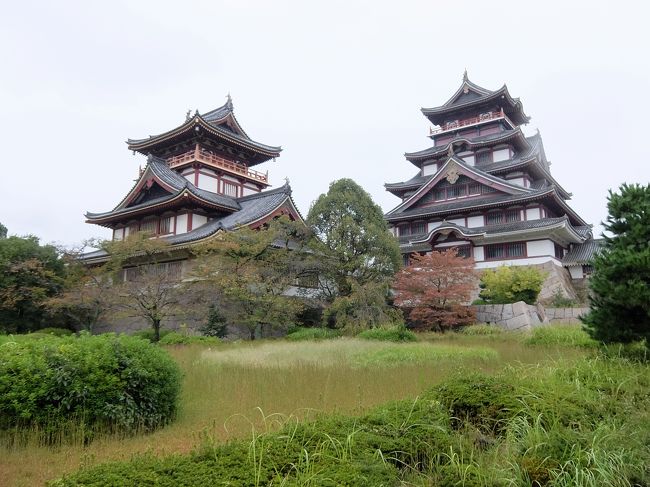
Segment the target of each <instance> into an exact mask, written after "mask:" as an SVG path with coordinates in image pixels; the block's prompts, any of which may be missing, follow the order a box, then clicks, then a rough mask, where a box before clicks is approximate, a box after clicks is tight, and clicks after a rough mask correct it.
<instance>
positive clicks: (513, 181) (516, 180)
mask: <svg viewBox="0 0 650 487" xmlns="http://www.w3.org/2000/svg"><path fill="white" fill-rule="evenodd" d="M508 182H509V183H510V184H518V185H519V186H523V185H524V178H513V179H508Z"/></svg>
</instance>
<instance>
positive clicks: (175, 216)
mask: <svg viewBox="0 0 650 487" xmlns="http://www.w3.org/2000/svg"><path fill="white" fill-rule="evenodd" d="M177 217H178V215H174V217H173V218H174V235H176V218H177Z"/></svg>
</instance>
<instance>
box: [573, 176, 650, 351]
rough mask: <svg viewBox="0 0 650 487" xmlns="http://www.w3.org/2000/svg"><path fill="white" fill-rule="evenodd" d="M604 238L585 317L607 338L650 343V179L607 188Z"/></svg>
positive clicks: (598, 337) (598, 334)
mask: <svg viewBox="0 0 650 487" xmlns="http://www.w3.org/2000/svg"><path fill="white" fill-rule="evenodd" d="M607 209H608V212H609V215H608V217H607V221H606V222H605V223H604V227H605V230H606V232H609V233H610V234H611V236H608V235H605V244H604V247H603V249H602V250H601V252H600V253H599V254H598V255H597V256H596V257H595V259H594V261H593V266H594V273H593V275H592V276H591V279H590V282H589V287H590V290H591V293H590V296H589V305H590V311H589V313H588V314H587V315H586V316H584V317H583V318H582V321H583V322H584V323H585V325H586V328H587V330H588V331H589V333H590V334H591V336H592V337H593V338H595V339H596V340H600V341H602V342H605V343H610V342H621V343H629V342H633V341H637V340H644V339H645V340H646V345H648V344H650V185H646V186H641V185H638V184H632V185H628V184H623V185H622V186H621V187H620V188H619V193H614V192H612V191H610V192H609V197H608V203H607Z"/></svg>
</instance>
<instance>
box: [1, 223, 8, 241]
mask: <svg viewBox="0 0 650 487" xmlns="http://www.w3.org/2000/svg"><path fill="white" fill-rule="evenodd" d="M0 238H7V227H5V226H4V225H3V224H2V223H0Z"/></svg>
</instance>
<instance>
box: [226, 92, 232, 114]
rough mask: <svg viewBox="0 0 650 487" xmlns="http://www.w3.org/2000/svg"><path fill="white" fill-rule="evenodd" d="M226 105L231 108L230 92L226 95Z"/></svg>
mask: <svg viewBox="0 0 650 487" xmlns="http://www.w3.org/2000/svg"><path fill="white" fill-rule="evenodd" d="M226 107H227V108H230V109H231V110H232V96H230V92H228V94H227V95H226Z"/></svg>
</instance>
